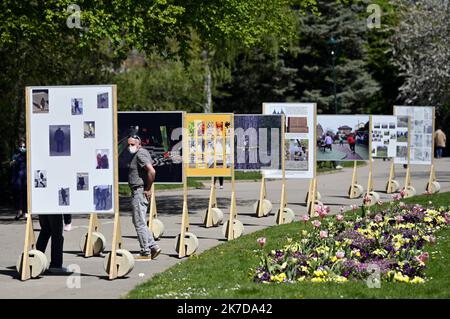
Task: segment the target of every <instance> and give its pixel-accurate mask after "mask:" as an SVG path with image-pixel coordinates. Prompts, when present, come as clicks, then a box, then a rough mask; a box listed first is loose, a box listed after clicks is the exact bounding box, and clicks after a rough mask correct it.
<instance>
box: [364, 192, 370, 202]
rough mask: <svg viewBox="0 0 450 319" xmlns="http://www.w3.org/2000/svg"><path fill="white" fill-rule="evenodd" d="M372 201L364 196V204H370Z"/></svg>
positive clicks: (368, 196) (367, 196)
mask: <svg viewBox="0 0 450 319" xmlns="http://www.w3.org/2000/svg"><path fill="white" fill-rule="evenodd" d="M371 200H372V199H371V198H370V195H369V194H367V195H366V196H364V204H367V203H370V201H371Z"/></svg>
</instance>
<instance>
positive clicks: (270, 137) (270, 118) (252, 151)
mask: <svg viewBox="0 0 450 319" xmlns="http://www.w3.org/2000/svg"><path fill="white" fill-rule="evenodd" d="M281 125H283V123H282V116H281V115H262V114H255V115H254V114H249V115H234V133H235V136H236V138H235V147H234V150H235V155H234V168H235V169H236V170H261V169H265V170H281V141H282V140H281Z"/></svg>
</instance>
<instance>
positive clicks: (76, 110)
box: [71, 98, 83, 115]
mask: <svg viewBox="0 0 450 319" xmlns="http://www.w3.org/2000/svg"><path fill="white" fill-rule="evenodd" d="M71 109H72V115H81V114H83V99H81V98H73V99H72V102H71Z"/></svg>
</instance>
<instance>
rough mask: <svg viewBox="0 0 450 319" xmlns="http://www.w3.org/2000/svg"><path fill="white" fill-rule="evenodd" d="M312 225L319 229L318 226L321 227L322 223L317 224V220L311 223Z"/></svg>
mask: <svg viewBox="0 0 450 319" xmlns="http://www.w3.org/2000/svg"><path fill="white" fill-rule="evenodd" d="M312 224H313V226H314V227H316V228H319V227H320V225H322V223H321V222H319V221H318V220H314V221H312Z"/></svg>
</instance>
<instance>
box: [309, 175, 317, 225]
mask: <svg viewBox="0 0 450 319" xmlns="http://www.w3.org/2000/svg"><path fill="white" fill-rule="evenodd" d="M310 194H311V195H310V196H309V206H307V209H308V211H307V213H308V215H309V216H311V217H314V216H316V215H317V214H316V194H317V178H313V180H312V183H311V193H310Z"/></svg>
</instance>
